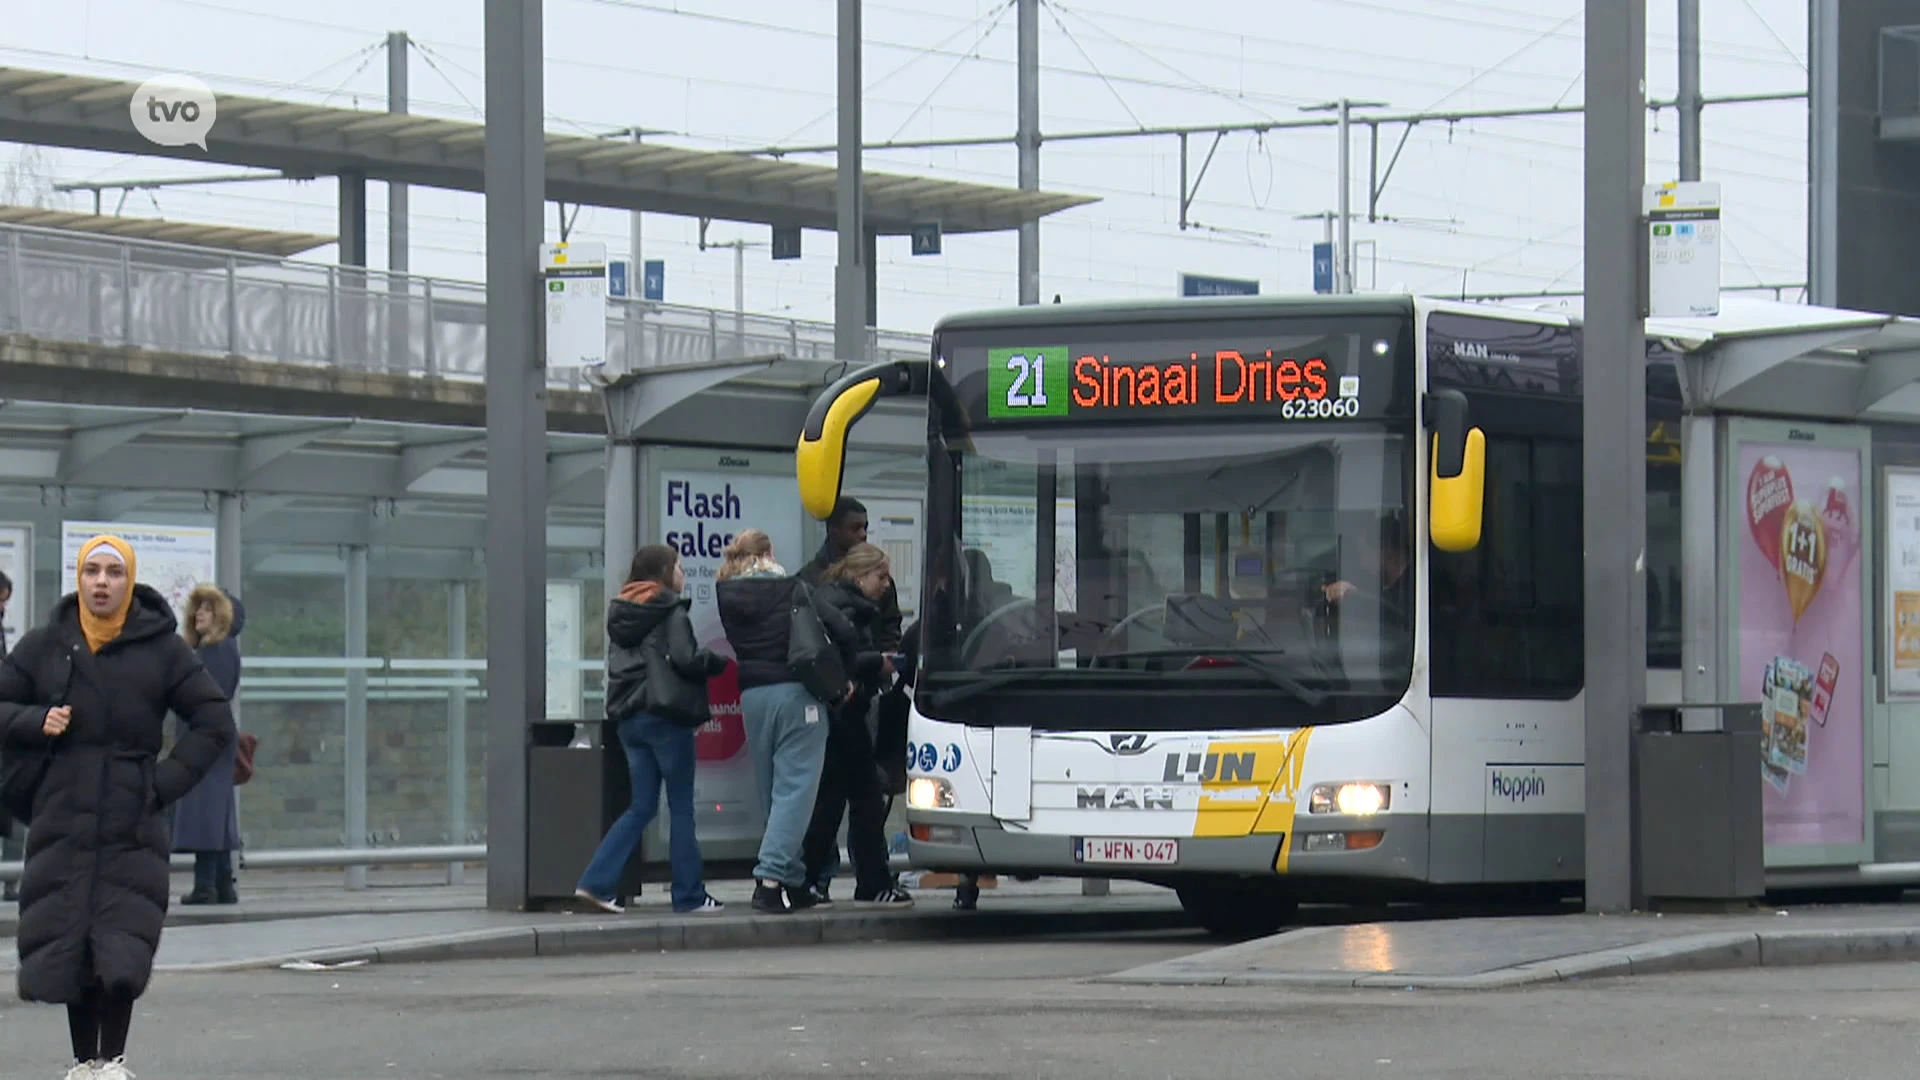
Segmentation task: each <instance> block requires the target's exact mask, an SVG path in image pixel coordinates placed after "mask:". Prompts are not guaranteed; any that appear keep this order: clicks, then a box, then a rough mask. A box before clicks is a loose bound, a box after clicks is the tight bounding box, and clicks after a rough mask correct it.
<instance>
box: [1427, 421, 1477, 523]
mask: <svg viewBox="0 0 1920 1080" xmlns="http://www.w3.org/2000/svg"><path fill="white" fill-rule="evenodd" d="M1428 449H1429V450H1430V451H1431V453H1429V455H1428V462H1429V465H1428V477H1427V479H1428V486H1427V532H1428V534H1429V535H1430V536H1431V537H1432V538H1433V546H1434V547H1437V548H1439V549H1440V550H1441V551H1449V552H1461V551H1472V550H1473V549H1474V548H1476V547H1478V546H1479V544H1480V518H1481V511H1482V508H1483V507H1484V505H1485V500H1486V489H1487V436H1486V434H1485V433H1483V432H1482V431H1481V430H1480V429H1479V428H1473V429H1472V430H1470V431H1468V432H1467V439H1466V447H1465V450H1464V452H1463V453H1462V455H1461V462H1460V473H1459V475H1457V476H1447V477H1443V476H1441V475H1440V467H1439V462H1440V438H1439V436H1437V435H1436V436H1434V438H1433V441H1432V443H1431V444H1430V445H1429V447H1428Z"/></svg>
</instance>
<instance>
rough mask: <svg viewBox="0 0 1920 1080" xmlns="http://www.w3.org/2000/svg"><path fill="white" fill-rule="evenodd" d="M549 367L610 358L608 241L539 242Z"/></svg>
mask: <svg viewBox="0 0 1920 1080" xmlns="http://www.w3.org/2000/svg"><path fill="white" fill-rule="evenodd" d="M540 279H541V280H540V283H541V287H542V288H543V289H544V290H545V296H546V311H547V323H546V327H547V328H546V358H547V366H548V367H550V368H581V367H586V368H595V367H604V366H605V365H606V362H607V245H605V244H602V243H597V242H591V241H586V242H581V243H577V244H542V245H540Z"/></svg>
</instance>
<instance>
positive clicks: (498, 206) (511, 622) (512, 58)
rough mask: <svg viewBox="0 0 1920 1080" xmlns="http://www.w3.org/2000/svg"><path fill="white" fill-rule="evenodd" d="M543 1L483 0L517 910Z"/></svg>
mask: <svg viewBox="0 0 1920 1080" xmlns="http://www.w3.org/2000/svg"><path fill="white" fill-rule="evenodd" d="M541 9H542V5H541V3H540V0H487V6H486V31H485V37H486V74H487V111H486V118H487V132H486V159H485V160H486V199H487V295H488V296H489V297H490V298H491V302H490V303H488V304H487V374H486V380H487V383H486V385H487V390H486V393H487V548H486V551H487V594H486V605H487V661H488V663H487V907H489V908H491V909H493V910H496V911H516V910H520V909H522V908H524V907H525V906H526V903H527V899H528V891H527V886H528V879H527V862H528V849H527V760H528V759H527V748H528V745H529V739H530V735H529V732H530V730H531V729H530V724H531V722H532V721H534V720H536V719H539V718H541V714H542V712H543V711H544V709H545V706H546V696H547V695H546V670H547V667H546V581H547V528H546V527H547V454H546V443H547V402H546V368H545V365H544V364H543V363H542V362H541V358H540V344H541V342H540V320H539V319H538V318H536V316H537V315H538V314H539V312H540V305H541V304H542V300H541V293H540V270H539V259H540V242H541V238H542V236H543V235H544V226H543V224H542V222H541V213H540V210H541V206H542V205H543V204H544V203H545V201H546V173H547V154H546V131H545V104H544V95H543V93H542V86H541V79H542V69H541V64H542V53H541V48H542V41H543V40H544V37H543V35H542V33H541V30H542V19H541V16H542V10H541Z"/></svg>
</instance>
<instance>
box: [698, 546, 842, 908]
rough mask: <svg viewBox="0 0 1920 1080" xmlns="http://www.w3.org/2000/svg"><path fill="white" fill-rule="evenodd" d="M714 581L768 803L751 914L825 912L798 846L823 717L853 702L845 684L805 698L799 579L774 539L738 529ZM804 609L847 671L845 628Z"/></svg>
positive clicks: (826, 613) (815, 786) (757, 776)
mask: <svg viewBox="0 0 1920 1080" xmlns="http://www.w3.org/2000/svg"><path fill="white" fill-rule="evenodd" d="M715 576H716V577H717V578H718V582H719V583H718V585H717V586H716V587H715V599H716V601H717V603H718V606H719V609H720V625H721V626H722V627H724V628H725V630H726V633H727V642H728V644H730V645H732V646H733V655H734V659H735V660H736V661H738V662H739V665H740V711H741V713H742V714H743V719H744V720H745V721H746V727H747V750H748V752H749V753H750V754H752V756H753V772H754V780H755V782H756V784H757V785H758V788H759V791H760V794H761V797H762V799H763V800H764V802H765V805H766V807H767V822H766V829H765V831H764V832H762V833H761V837H760V857H759V861H758V862H757V863H756V864H755V865H754V868H753V876H754V887H753V910H755V911H757V912H763V913H766V914H771V915H784V914H789V913H791V912H794V911H799V910H801V909H804V908H810V907H826V906H828V904H827V903H826V902H823V901H824V897H821V896H818V895H816V894H814V893H813V892H812V891H811V890H809V889H808V888H807V887H806V886H807V869H806V863H805V861H804V859H803V857H802V852H801V844H802V841H803V840H804V839H805V837H806V833H807V825H808V823H809V822H811V821H812V820H813V804H814V800H815V798H816V796H818V794H819V792H820V771H821V768H822V767H823V766H824V765H825V764H826V757H827V727H828V722H827V718H828V716H829V715H830V714H831V713H832V711H833V707H834V706H838V705H840V704H842V703H844V702H845V701H847V700H848V699H849V698H851V697H852V695H853V693H854V687H853V685H852V684H851V683H849V684H848V686H847V688H846V691H845V693H842V694H838V695H835V697H836V700H834V701H833V702H832V703H831V704H829V703H827V702H823V701H821V700H820V699H818V698H816V697H814V696H813V695H812V694H811V693H809V692H808V691H807V688H806V687H805V686H803V685H802V684H801V683H800V681H799V679H797V678H796V677H795V676H794V674H793V672H792V671H790V670H789V669H788V667H787V645H788V639H789V637H790V636H791V631H792V627H793V605H794V589H795V588H796V587H797V586H799V585H800V583H799V582H798V581H797V580H796V579H794V578H792V577H789V576H788V575H787V572H786V570H785V569H783V568H782V567H781V566H780V564H779V563H778V562H776V561H774V555H773V541H771V540H770V539H768V537H767V534H766V533H764V532H761V531H760V530H759V529H746V530H743V531H742V532H740V533H739V535H737V536H736V537H734V540H733V542H732V543H730V544H728V545H727V551H726V557H725V560H724V561H723V562H722V563H721V566H720V571H719V573H718V574H717V575H715ZM812 606H813V609H814V611H815V612H816V613H818V614H819V616H820V621H821V623H822V624H823V625H824V626H825V627H826V630H827V634H828V636H830V637H831V638H833V640H834V642H835V643H836V644H837V645H839V646H840V648H841V651H842V653H843V654H846V655H844V656H843V661H844V664H845V669H846V670H851V669H852V666H853V658H852V656H851V653H850V650H851V647H852V642H854V641H855V640H856V637H855V635H854V630H853V625H852V624H851V623H849V622H848V621H847V619H846V617H845V616H843V615H842V614H841V613H840V612H839V611H838V610H836V609H835V608H834V607H833V605H831V604H828V603H826V602H825V601H824V600H822V599H821V598H820V597H819V596H818V595H815V596H814V597H813V602H812Z"/></svg>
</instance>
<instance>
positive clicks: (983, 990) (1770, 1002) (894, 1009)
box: [0, 932, 1920, 1080]
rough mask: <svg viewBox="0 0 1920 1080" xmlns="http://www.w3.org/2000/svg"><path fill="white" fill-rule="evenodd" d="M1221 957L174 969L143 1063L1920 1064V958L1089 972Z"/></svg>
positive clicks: (912, 953) (24, 1019)
mask: <svg viewBox="0 0 1920 1080" xmlns="http://www.w3.org/2000/svg"><path fill="white" fill-rule="evenodd" d="M1209 944H1210V942H1208V941H1206V940H1205V939H1204V938H1201V937H1199V936H1197V935H1194V934H1189V933H1184V932H1171V933H1161V934H1142V935H1133V936H1128V937H1107V938H1098V939H1085V938H1075V939H1052V940H1025V941H1020V942H1014V943H1005V944H1002V943H954V944H926V945H902V944H869V945H849V946H838V947H832V946H827V947H813V948H804V949H772V948H769V949H757V950H746V951H740V952H714V953H673V954H649V955H644V956H626V957H591V958H579V959H566V958H561V959H554V960H535V961H492V962H470V963H452V964H441V965H431V966H417V967H373V968H366V969H362V970H359V971H350V972H330V973H319V974H300V973H294V972H277V971H276V972H263V973H257V974H239V975H205V976H201V975H175V976H163V977H162V978H161V979H160V980H159V981H158V982H157V984H156V988H155V990H154V992H153V993H152V994H150V995H149V996H148V997H147V998H145V999H144V1000H143V1001H142V1002H141V1008H140V1013H139V1016H138V1019H137V1021H136V1025H135V1030H134V1055H133V1060H132V1064H133V1065H134V1066H135V1068H136V1070H137V1071H139V1073H140V1075H141V1077H142V1080H159V1078H163V1077H194V1078H196V1080H240V1078H248V1080H251V1078H254V1077H259V1076H272V1077H277V1078H285V1080H335V1078H338V1080H366V1078H369V1077H398V1078H422V1080H428V1078H439V1077H446V1078H449V1080H455V1078H457V1080H470V1078H488V1077H501V1078H508V1077H510V1078H514V1080H528V1078H547V1077H552V1078H555V1080H559V1078H575V1077H587V1076H591V1077H793V1076H824V1077H837V1076H863V1077H865V1076H873V1077H882V1076H902V1077H1016V1078H1027V1077H1033V1078H1040V1077H1046V1078H1054V1077H1060V1078H1082V1077H1085V1078H1100V1080H1108V1078H1113V1077H1144V1078H1159V1077H1180V1078H1187V1077H1195V1078H1204V1080H1217V1078H1219V1077H1227V1076H1263V1077H1284V1078H1286V1080H1317V1078H1322V1077H1324V1078H1328V1080H1363V1078H1373V1077H1381V1078H1391V1077H1418V1078H1420V1080H1441V1078H1462V1080H1464V1078H1472V1080H1494V1078H1521V1077H1524V1078H1526V1080H1552V1078H1557V1077H1579V1078H1583V1080H1591V1078H1602V1077H1605V1078H1623V1080H1624V1078H1634V1080H1643V1078H1660V1077H1739V1078H1740V1080H1774V1078H1779V1080H1804V1078H1805V1077H1808V1076H1821V1077H1828V1078H1834V1080H1840V1078H1847V1080H1855V1078H1866V1080H1877V1078H1881V1077H1885V1078H1888V1080H1893V1078H1902V1080H1904V1078H1907V1077H1910V1076H1912V1075H1913V1073H1912V1068H1913V1061H1914V1058H1915V1052H1916V1051H1917V1050H1920V1028H1916V1026H1915V1024H1914V1022H1913V1019H1912V1018H1913V1017H1914V1016H1916V1015H1920V965H1887V966H1852V967H1833V968H1799V969H1781V970H1765V969H1762V970H1753V971H1741V972H1733V973H1727V974H1720V975H1702V976H1672V977H1656V978H1639V979H1629V980H1615V981H1609V982H1599V983H1591V984H1585V985H1583V986H1555V987H1551V988H1536V989H1527V990H1518V991H1511V992H1494V993H1474V994H1453V993H1440V992H1412V993H1410V992H1401V991H1354V990H1334V991H1326V992H1315V991H1298V990H1273V989H1266V988H1245V989H1240V988H1234V989H1228V988H1171V987H1134V986H1113V985H1090V984H1087V983H1085V982H1083V981H1081V980H1084V979H1086V978H1087V977H1090V976H1094V975H1101V974H1107V973H1111V972H1114V971H1119V970H1122V969H1125V968H1130V967H1137V966H1139V965H1142V964H1147V963H1153V962H1155V961H1159V960H1165V959H1170V958H1172V957H1175V956H1179V955H1182V954H1184V953H1188V952H1192V951H1195V950H1198V949H1201V948H1205V947H1207V946H1208V945H1209ZM63 1044H64V1024H63V1023H62V1021H61V1018H60V1015H59V1013H58V1012H56V1011H54V1010H50V1009H45V1008H41V1007H29V1006H22V1005H19V1004H17V1003H14V1002H12V1001H11V999H10V998H9V999H8V1000H6V1001H5V1002H0V1045H3V1046H4V1047H5V1052H4V1054H3V1055H0V1059H4V1062H5V1065H4V1069H3V1070H0V1071H4V1072H5V1075H6V1076H7V1077H9V1078H11V1077H14V1076H22V1077H37V1076H43V1075H44V1076H47V1077H54V1076H57V1075H59V1071H58V1070H57V1069H56V1068H55V1067H54V1066H55V1064H56V1062H57V1059H58V1055H59V1054H60V1053H61V1052H62V1049H63ZM43 1059H44V1060H45V1061H46V1063H47V1064H46V1066H45V1067H43V1068H42V1067H27V1063H28V1061H29V1060H32V1061H35V1062H37V1061H39V1060H43Z"/></svg>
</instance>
